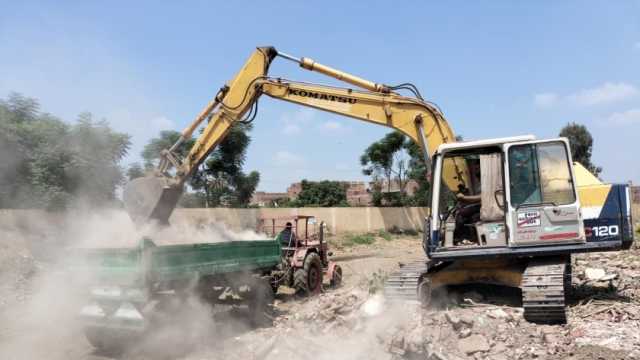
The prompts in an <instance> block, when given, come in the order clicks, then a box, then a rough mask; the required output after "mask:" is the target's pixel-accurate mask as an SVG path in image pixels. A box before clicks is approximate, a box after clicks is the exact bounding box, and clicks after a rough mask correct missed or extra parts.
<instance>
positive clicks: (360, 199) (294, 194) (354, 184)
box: [287, 181, 372, 206]
mask: <svg viewBox="0 0 640 360" xmlns="http://www.w3.org/2000/svg"><path fill="white" fill-rule="evenodd" d="M339 182H340V183H342V184H344V185H345V187H346V196H347V202H348V203H349V205H351V206H369V205H371V200H372V199H371V191H370V190H369V188H368V187H367V184H366V183H365V182H364V181H339ZM301 191H302V183H301V182H296V183H293V184H291V185H289V187H288V188H287V195H288V196H289V199H290V200H295V199H297V198H298V195H300V192H301Z"/></svg>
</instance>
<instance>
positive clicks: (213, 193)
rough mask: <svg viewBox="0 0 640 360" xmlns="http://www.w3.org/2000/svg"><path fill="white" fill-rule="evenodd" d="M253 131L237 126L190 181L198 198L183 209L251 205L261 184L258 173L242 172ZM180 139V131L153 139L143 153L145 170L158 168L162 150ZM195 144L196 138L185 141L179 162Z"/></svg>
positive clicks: (164, 132)
mask: <svg viewBox="0 0 640 360" xmlns="http://www.w3.org/2000/svg"><path fill="white" fill-rule="evenodd" d="M249 130H251V125H245V124H237V125H236V126H234V127H232V128H231V129H230V130H229V133H228V134H227V135H226V137H225V138H224V139H223V140H222V141H221V142H220V144H218V146H216V148H215V149H214V150H213V151H212V152H211V154H209V156H208V157H207V159H206V160H205V161H204V163H203V164H202V165H201V166H200V167H199V168H198V169H197V170H196V171H195V172H194V173H193V175H192V176H191V179H190V180H189V185H191V187H192V188H193V189H194V190H195V193H197V194H198V195H193V196H191V198H189V199H187V200H184V201H180V202H179V204H180V205H181V206H189V207H195V206H196V205H198V204H199V206H200V207H217V206H234V207H245V206H247V205H248V204H249V201H250V200H251V196H252V195H253V193H254V192H255V190H256V188H257V187H258V183H259V182H260V174H259V173H258V172H257V171H252V172H250V173H249V174H245V173H244V172H243V171H242V166H243V165H244V162H245V159H246V151H247V147H248V146H249V143H250V142H251V138H250V137H249V135H248V134H247V133H248V131H249ZM179 138H180V133H179V132H177V131H162V132H160V136H159V137H157V138H153V139H151V141H150V142H149V144H147V145H146V146H145V147H144V150H143V151H142V157H143V159H144V160H145V168H147V169H150V168H153V167H154V166H156V165H157V163H158V160H159V159H160V153H161V152H162V150H165V149H169V148H171V147H172V146H173V144H175V143H176V142H177V141H178V139H179ZM194 143H195V139H193V138H191V139H188V140H187V141H184V142H183V143H182V144H181V145H180V146H178V148H177V149H176V150H175V151H174V154H175V155H176V156H177V157H178V158H184V157H186V156H187V155H188V154H189V150H190V149H191V148H192V147H193V144H194ZM185 195H186V194H185ZM183 196H184V195H183Z"/></svg>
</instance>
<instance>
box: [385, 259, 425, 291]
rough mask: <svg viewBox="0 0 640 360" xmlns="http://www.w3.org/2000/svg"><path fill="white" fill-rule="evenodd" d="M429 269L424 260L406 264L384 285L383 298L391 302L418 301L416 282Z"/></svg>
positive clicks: (390, 276)
mask: <svg viewBox="0 0 640 360" xmlns="http://www.w3.org/2000/svg"><path fill="white" fill-rule="evenodd" d="M428 269H429V267H428V265H427V262H426V260H419V261H414V262H411V263H409V264H406V265H404V266H402V267H401V268H400V270H398V271H396V272H394V273H392V274H391V275H389V277H388V278H387V281H385V283H384V296H385V297H386V298H387V299H391V300H407V301H418V282H419V281H420V278H421V277H422V276H423V274H425V273H427V271H428Z"/></svg>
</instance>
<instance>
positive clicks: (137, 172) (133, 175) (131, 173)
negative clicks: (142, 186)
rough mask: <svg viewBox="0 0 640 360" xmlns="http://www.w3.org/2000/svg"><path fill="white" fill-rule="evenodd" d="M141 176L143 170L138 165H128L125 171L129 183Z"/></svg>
mask: <svg viewBox="0 0 640 360" xmlns="http://www.w3.org/2000/svg"><path fill="white" fill-rule="evenodd" d="M143 176H144V169H143V168H142V166H141V165H140V164H138V163H133V164H131V165H129V168H128V169H127V178H128V179H129V181H131V180H133V179H137V178H141V177H143Z"/></svg>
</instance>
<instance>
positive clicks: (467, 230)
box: [426, 136, 586, 257]
mask: <svg viewBox="0 0 640 360" xmlns="http://www.w3.org/2000/svg"><path fill="white" fill-rule="evenodd" d="M571 164H572V162H571V154H570V151H569V144H568V142H567V140H566V139H551V140H543V141H538V140H535V138H534V137H533V136H524V137H511V138H504V139H495V140H483V141H472V142H462V143H452V144H444V145H441V146H440V148H439V149H438V152H437V153H436V155H435V156H434V171H433V176H434V180H435V179H439V181H434V182H433V185H434V189H433V197H432V209H433V212H432V216H431V219H430V222H431V223H430V224H429V227H430V229H431V231H430V232H429V234H428V235H427V236H428V237H429V239H428V243H427V244H426V245H427V246H426V250H427V253H428V254H429V255H431V256H433V255H435V256H442V255H443V254H448V255H449V256H452V257H456V256H458V255H460V256H462V255H474V254H475V255H480V254H483V255H486V254H487V253H491V252H495V253H500V252H502V253H504V252H507V251H509V250H511V249H521V248H530V247H532V246H545V245H567V244H569V245H577V244H581V243H584V242H585V241H586V239H585V231H584V224H583V221H582V215H581V213H580V202H579V198H578V193H577V189H576V186H575V181H574V175H573V167H572V165H571ZM454 166H455V167H456V169H457V173H458V175H457V176H456V177H455V180H456V181H457V182H458V184H457V189H454V190H452V189H451V186H447V185H448V183H447V181H449V180H450V176H448V175H447V174H446V172H445V171H443V169H447V168H451V167H454Z"/></svg>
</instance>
